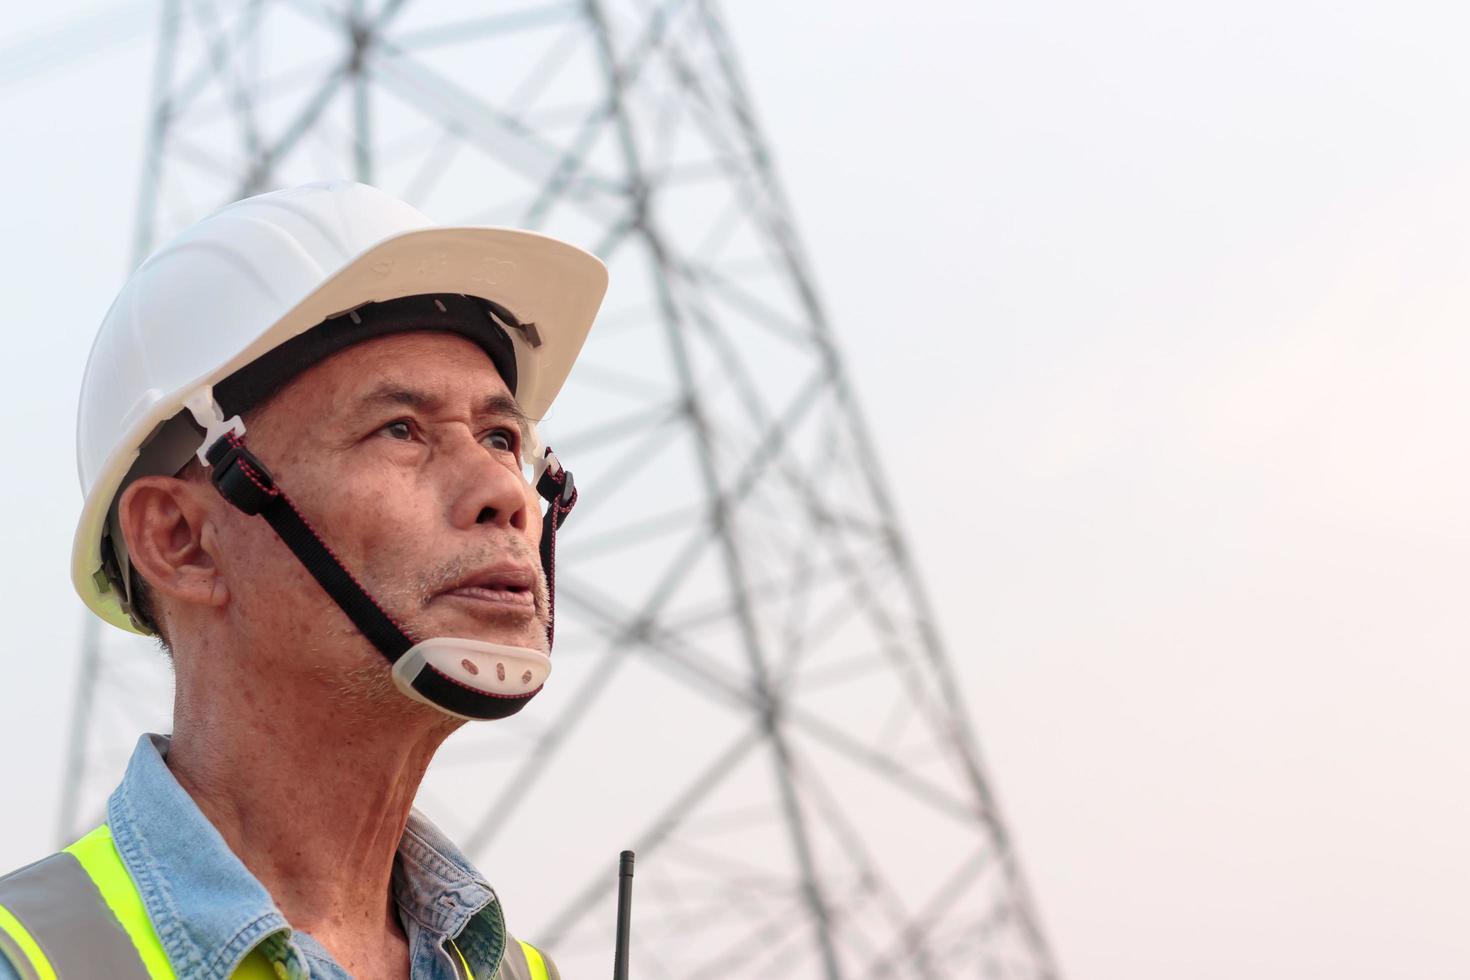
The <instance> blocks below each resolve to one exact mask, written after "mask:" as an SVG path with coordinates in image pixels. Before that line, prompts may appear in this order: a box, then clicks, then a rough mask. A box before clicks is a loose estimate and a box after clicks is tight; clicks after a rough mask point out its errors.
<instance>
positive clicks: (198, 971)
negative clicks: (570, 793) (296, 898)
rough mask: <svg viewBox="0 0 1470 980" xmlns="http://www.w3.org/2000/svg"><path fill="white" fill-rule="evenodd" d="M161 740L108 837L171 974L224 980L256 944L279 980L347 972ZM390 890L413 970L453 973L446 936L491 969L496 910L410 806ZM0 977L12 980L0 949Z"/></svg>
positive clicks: (137, 774) (438, 975)
mask: <svg viewBox="0 0 1470 980" xmlns="http://www.w3.org/2000/svg"><path fill="white" fill-rule="evenodd" d="M167 752H168V739H167V738H166V737H164V736H161V735H144V736H143V737H142V738H140V739H139V740H138V745H137V748H135V749H134V751H133V757H132V759H131V760H130V761H129V762H128V769H127V774H126V775H124V776H123V780H122V782H121V783H120V784H119V785H118V787H117V789H115V790H114V791H113V793H112V796H111V797H110V798H109V799H108V801H107V822H108V825H109V826H110V827H111V828H112V839H113V843H114V844H115V845H116V846H117V851H118V854H119V855H120V856H121V857H122V860H123V863H124V864H125V865H126V866H127V869H128V872H129V873H130V874H131V875H132V878H133V881H134V883H135V884H136V885H137V886H138V891H139V893H140V894H141V895H142V897H143V904H144V906H145V907H146V908H147V910H148V917H149V919H151V920H152V922H153V928H154V930H155V931H156V932H157V933H158V938H159V940H160V941H161V942H162V943H163V948H164V951H165V952H166V953H167V954H168V960H169V963H170V965H171V966H172V967H173V970H174V973H175V975H176V976H178V977H180V978H181V980H182V978H187V980H226V978H227V977H229V975H230V974H231V973H232V972H233V971H234V969H235V968H236V967H237V966H239V964H240V962H241V961H242V960H243V959H244V958H245V956H246V954H248V953H249V952H250V951H251V950H253V949H255V948H256V947H259V948H260V950H261V952H262V953H264V954H265V956H266V958H267V959H269V960H270V961H271V963H272V965H273V966H274V967H275V972H276V975H277V976H279V977H281V978H282V980H307V978H311V980H347V978H349V977H350V976H351V974H349V973H348V972H347V971H346V970H345V969H343V967H342V966H341V965H340V964H339V963H337V961H336V960H334V959H333V958H332V955H331V954H330V953H328V952H327V950H326V949H325V948H324V947H323V946H322V945H321V944H320V943H318V942H317V941H316V940H315V939H313V938H312V937H311V936H310V935H308V934H307V933H304V932H299V931H294V930H292V928H291V926H290V924H289V923H287V922H286V919H285V917H283V916H282V915H281V912H280V910H279V909H277V908H276V905H275V902H274V901H272V900H271V896H270V893H269V892H267V891H266V890H265V888H264V886H262V885H261V883H260V882H259V881H256V880H255V877H254V876H253V875H252V874H251V873H250V872H249V871H248V870H246V868H245V865H244V864H242V863H241V862H240V859H239V858H237V857H236V856H235V855H234V853H233V852H232V851H231V850H230V848H229V846H228V845H226V844H225V841H224V838H223V837H221V836H220V835H219V831H217V830H215V829H214V825H213V824H211V823H210V822H209V820H208V819H207V818H206V817H205V816H204V814H203V813H202V812H200V810H199V808H198V807H197V806H195V804H194V800H193V799H192V798H191V797H190V796H189V794H188V793H186V792H185V791H184V789H183V787H182V786H180V785H179V783H178V781H177V780H175V779H174V777H173V773H171V772H170V771H169V769H168V766H167V765H165V764H164V761H163V758H164V755H165V754H167ZM393 899H394V901H395V903H396V904H397V906H398V911H399V920H400V921H401V922H402V923H403V928H404V931H405V933H406V934H407V937H408V949H409V954H408V955H409V963H410V967H411V972H410V975H411V976H412V977H413V978H414V980H455V978H456V977H457V976H458V974H457V972H456V969H455V966H454V965H453V963H452V961H451V957H452V956H453V955H454V954H453V953H452V952H449V951H448V950H447V944H446V940H447V939H448V938H451V937H452V938H453V940H454V944H455V945H456V946H458V947H459V951H460V953H461V954H463V956H464V958H465V961H466V962H467V963H468V964H469V967H470V970H471V971H472V972H473V973H474V975H475V976H476V977H477V978H480V980H491V978H494V977H495V976H496V974H497V970H498V969H499V966H500V959H501V955H502V954H503V953H504V950H505V944H506V931H505V920H504V918H503V917H502V915H501V910H500V902H499V900H498V899H496V897H495V892H494V891H493V890H492V889H491V887H490V885H489V884H488V883H487V882H486V881H485V879H484V878H483V877H481V875H480V873H479V872H478V871H476V870H475V869H474V867H473V866H472V865H471V864H470V862H469V861H468V859H466V858H465V856H464V855H463V854H461V853H460V851H459V850H458V848H456V847H455V846H454V845H453V844H451V843H450V842H449V840H448V839H447V838H445V836H444V835H443V834H441V833H440V832H439V830H438V829H437V828H435V827H434V826H433V824H431V823H429V821H428V820H425V819H424V818H423V817H422V816H420V815H419V814H418V813H416V812H415V813H411V814H410V815H409V818H408V827H407V829H406V830H404V832H403V837H402V839H401V840H399V842H398V855H397V857H396V859H395V860H394V862H393ZM0 980H19V978H18V977H16V975H15V972H14V970H13V969H12V968H11V967H10V965H9V963H8V962H7V961H6V959H5V957H4V956H0Z"/></svg>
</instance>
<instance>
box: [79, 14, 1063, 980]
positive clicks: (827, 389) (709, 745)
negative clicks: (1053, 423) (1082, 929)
mask: <svg viewBox="0 0 1470 980" xmlns="http://www.w3.org/2000/svg"><path fill="white" fill-rule="evenodd" d="M476 7H477V5H473V4H465V5H464V9H463V10H460V11H459V15H456V14H455V13H454V12H453V11H452V10H451V9H450V8H451V5H449V4H446V3H442V2H441V3H424V2H419V3H413V2H401V0H381V2H378V3H371V4H370V3H368V2H367V0H338V2H310V0H252V2H245V3H239V4H225V5H219V4H215V3H213V2H209V0H164V3H163V6H162V24H161V28H160V41H159V48H158V56H157V67H156V74H155V79H154V94H153V103H152V112H151V114H150V126H149V131H148V141H147V150H146V162H145V166H144V170H143V180H142V188H141V193H140V207H139V212H138V224H137V242H136V245H137V256H138V257H139V258H141V257H142V256H143V255H144V254H145V253H146V252H147V251H148V249H149V248H150V247H152V246H153V245H154V244H156V243H157V242H158V241H160V240H161V239H162V238H163V237H165V236H167V235H168V234H171V233H172V232H173V231H175V230H177V229H178V228H180V227H182V226H183V225H185V224H187V223H189V222H191V221H193V220H194V219H196V218H198V217H199V216H201V215H202V214H203V213H204V212H205V211H207V210H208V209H211V208H213V207H214V206H217V205H219V204H221V203H223V202H225V201H228V200H233V199H235V198H237V197H240V196H243V195H247V194H250V193H254V192H258V191H263V190H268V189H270V188H273V187H277V186H283V185H288V184H294V183H298V182H301V181H304V180H311V179H318V178H321V177H324V176H349V177H355V178H357V179H360V180H363V181H367V182H371V183H374V184H377V185H379V186H381V187H384V188H385V189H387V190H389V191H390V192H392V193H395V194H397V195H399V196H401V197H404V198H406V199H408V200H410V201H412V202H414V203H415V204H417V205H418V206H420V207H421V208H423V209H424V210H426V211H427V212H428V213H430V214H431V215H433V216H434V217H435V218H436V219H438V220H446V221H447V220H457V221H464V222H471V223H485V224H506V225H514V226H518V227H529V228H537V229H541V230H544V231H546V232H548V233H550V234H555V235H557V236H559V237H563V238H566V239H569V240H571V241H574V242H578V243H580V244H583V245H585V246H587V247H589V248H591V249H592V250H593V251H595V252H596V253H597V254H599V255H600V256H602V257H603V258H604V259H605V260H607V261H608V263H609V265H610V266H611V268H612V289H611V292H610V293H609V297H608V301H607V304H606V306H605V307H604V310H605V312H604V313H603V315H602V317H601V318H600V320H599V322H598V325H597V327H596V328H595V329H594V330H593V333H592V336H591V339H590V340H589V342H588V346H587V348H586V350H585V352H584V354H583V356H582V358H581V360H580V361H579V363H578V366H577V369H576V371H575V372H574V373H573V376H572V379H571V382H570V383H569V385H568V387H567V389H566V390H565V392H564V393H563V394H562V396H561V398H560V399H559V400H558V403H557V406H556V409H555V411H554V414H553V415H552V416H551V417H550V418H548V419H547V420H545V423H544V424H543V426H542V432H543V434H544V435H545V436H546V437H547V439H548V441H549V442H550V444H551V445H553V446H555V447H556V449H557V452H558V455H559V456H560V457H561V458H562V459H563V460H565V461H566V462H567V463H568V465H569V466H570V467H571V468H572V469H574V470H575V472H576V474H577V478H578V485H579V486H580V487H581V488H582V492H583V502H582V503H581V505H580V506H579V508H578V509H577V512H576V513H575V514H574V515H573V516H572V518H571V521H570V522H569V525H568V531H567V533H566V534H565V535H564V537H563V538H562V540H561V541H560V542H559V550H560V552H561V553H560V554H559V556H558V559H559V561H558V564H559V569H558V573H559V574H558V587H559V589H558V591H559V593H560V596H559V600H560V601H559V602H558V612H559V614H560V615H559V619H558V624H557V626H558V635H557V639H558V643H557V654H556V659H557V669H556V674H555V676H554V677H553V679H552V682H551V683H550V685H549V686H548V688H547V690H546V692H544V693H543V694H542V695H541V697H540V698H539V699H538V700H537V702H536V703H535V704H534V705H533V706H532V707H531V708H530V709H529V710H527V711H526V712H524V713H523V714H521V715H518V716H517V717H516V718H514V719H510V720H508V721H505V722H500V723H496V724H493V725H486V726H477V727H470V728H467V729H465V730H464V731H463V732H461V733H460V734H458V735H456V736H455V737H454V738H453V739H452V740H451V741H450V742H449V743H448V744H447V745H446V747H445V749H444V750H443V752H442V753H441V755H440V757H439V759H438V760H437V761H436V763H435V767H434V770H433V771H432V772H431V774H430V777H429V779H428V781H427V782H426V784H425V788H424V791H423V793H422V794H421V797H420V800H419V804H420V806H421V807H422V808H423V809H425V810H426V811H427V812H428V813H429V815H430V816H431V817H433V818H434V819H436V820H437V821H438V822H439V823H440V824H441V825H443V826H444V827H445V828H446V830H448V831H449V832H450V833H451V835H452V836H454V837H455V839H456V840H458V841H459V842H461V844H462V845H463V846H464V847H465V848H466V850H467V851H468V852H469V853H471V855H472V856H474V857H475V859H476V860H477V861H478V862H479V864H480V866H481V867H482V868H483V869H484V870H485V871H486V873H487V874H488V875H489V876H490V877H491V879H492V880H493V881H494V882H496V884H497V888H498V889H500V895H501V897H502V900H504V901H505V902H506V905H507V910H508V915H509V916H510V920H511V923H512V927H513V928H514V929H516V931H517V932H518V933H520V934H522V935H525V936H527V937H529V938H531V939H533V940H535V941H537V942H539V943H541V944H543V945H546V946H548V947H550V948H551V949H552V950H553V952H554V953H555V954H556V955H557V957H558V959H559V961H560V962H561V963H562V966H563V970H564V972H565V973H566V974H567V975H569V976H577V975H583V974H585V973H587V972H588V971H593V970H598V969H603V968H604V967H605V965H606V962H605V960H606V955H607V952H608V948H609V945H610V942H609V940H610V935H611V929H612V918H611V909H610V906H609V903H610V901H611V895H612V892H613V889H614V886H615V876H614V870H615V863H614V858H615V855H616V853H617V850H618V849H619V848H620V847H623V846H631V847H633V848H635V849H636V850H637V851H638V856H639V863H638V867H639V889H638V892H639V894H638V900H637V908H636V913H637V914H636V921H637V926H636V928H635V930H634V947H633V952H634V957H635V962H636V964H637V969H638V971H639V972H642V973H644V974H645V975H647V976H651V977H680V978H685V977H688V978H694V977H720V978H723V977H735V976H753V977H755V976H761V977H765V976H775V975H779V976H782V977H806V976H813V977H827V978H837V977H854V978H857V977H880V976H881V977H891V976H915V977H926V978H934V977H949V976H961V975H973V974H975V973H980V974H982V975H984V976H991V977H1019V978H1049V977H1054V976H1056V968H1055V965H1054V963H1053V960H1052V957H1051V954H1050V952H1049V951H1048V948H1047V946H1046V943H1045V941H1044V940H1043V938H1042V935H1041V932H1040V929H1039V927H1038V924H1037V920H1036V914H1035V910H1034V908H1033V905H1032V902H1031V900H1030V898H1029V897H1028V894H1027V890H1026V886H1025V883H1024V881H1023V878H1022V874H1021V871H1020V869H1019V866H1018V862H1017V857H1016V853H1015V850H1014V848H1013V846H1012V843H1011V840H1010V838H1009V836H1008V835H1007V832H1006V829H1005V826H1004V824H1003V822H1002V820H1001V816H1000V814H999V813H998V811H997V809H996V806H995V804H994V801H993V798H992V795H991V792H990V790H989V788H988V786H987V782H986V779H985V776H984V775H983V772H982V769H981V764H980V761H979V757H978V753H977V749H976V742H975V738H974V736H973V734H972V732H971V728H970V724H969V722H968V720H967V717H966V712H965V707H964V703H963V698H962V697H961V694H960V689H959V687H958V683H957V681H956V678H955V676H954V673H953V671H952V669H951V666H950V664H949V661H948V658H947V656H946V653H945V650H944V646H943V643H942V642H941V640H940V638H939V636H938V635H937V633H936V631H935V627H934V622H933V617H932V615H931V613H930V610H929V608H928V605H927V600H926V598H925V595H924V592H923V589H922V586H921V583H920V579H919V574H918V571H917V569H916V568H915V566H914V563H913V560H912V558H911V556H910V554H909V551H908V550H907V548H906V546H905V543H904V538H903V535H902V533H901V531H900V529H899V527H898V524H897V522H896V520H895V515H894V508H893V504H892V502H891V499H890V497H889V495H888V493H887V491H886V490H885V485H884V480H883V477H882V474H881V473H880V467H879V457H880V455H887V454H881V452H880V450H881V447H879V446H878V445H877V444H876V443H875V442H874V441H873V439H872V438H870V436H869V434H868V430H867V427H866V425H865V423H864V421H863V418H862V416H861V414H860V412H859V409H858V404H857V401H856V399H855V397H854V393H853V391H852V389H851V386H850V383H849V381H848V378H847V376H846V374H845V373H844V370H843V365H842V360H841V358H840V356H839V352H838V349H837V346H836V343H835V338H834V334H833V331H832V329H831V328H830V326H829V324H828V321H827V318H826V315H825V313H824V311H823V308H822V305H821V303H820V301H819V299H818V296H817V292H816V289H815V288H814V285H813V283H812V279H811V274H810V271H809V266H808V264H807V261H806V259H805V257H804V256H803V253H802V249H801V246H800V243H799V242H798V240H797V238H796V235H795V234H794V232H793V228H792V223H791V217H790V208H789V207H788V205H787V202H786V200H785V198H784V196H783V193H782V190H781V187H780V184H779V182H778V181H777V178H776V175H775V173H774V171H773V167H772V160H771V154H770V151H769V148H768V146H767V145H766V142H765V140H764V137H763V135H762V133H761V130H760V128H759V126H758V125H757V122H756V119H755V115H754V112H753V110H752V107H751V102H750V98H749V96H748V94H747V92H746V89H745V86H744V84H743V82H742V79H741V76H740V73H739V70H738V67H737V65H736V62H735V58H734V54H733V52H732V49H731V44H730V40H729V35H728V34H727V32H726V30H725V27H724V26H723V24H722V20H721V17H720V15H719V13H718V11H717V10H716V9H715V7H714V5H713V4H711V3H707V2H699V0H580V2H574V3H542V4H537V5H533V6H525V7H520V8H516V9H503V10H496V11H495V12H493V13H489V14H486V13H484V12H483V11H482V10H478V9H476ZM515 312H518V313H522V314H523V315H524V311H515ZM885 315H886V314H885ZM894 320H895V322H894V334H895V339H894V343H901V342H902V339H901V333H902V325H901V323H900V322H898V319H897V318H896V317H895V318H894ZM913 477H914V478H915V479H917V480H918V481H920V482H921V483H922V484H923V486H924V487H926V488H929V487H933V486H935V485H936V484H938V483H940V482H942V479H943V474H942V473H939V472H935V471H933V470H926V471H923V472H919V473H915V474H913ZM89 637H90V638H89V641H88V647H87V650H86V652H85V653H86V656H85V663H84V668H83V674H82V680H81V683H80V686H79V688H78V694H77V697H78V707H77V714H76V718H77V721H76V724H75V725H74V736H73V751H72V760H73V762H72V767H71V772H70V774H69V778H68V790H67V793H66V794H65V799H66V803H65V804H64V808H65V810H66V812H65V813H64V814H63V818H62V822H63V830H64V832H70V831H72V830H74V829H76V828H77V827H79V826H82V825H84V824H85V822H86V820H87V818H89V817H91V816H92V815H93V814H94V813H95V812H96V810H97V808H98V807H99V806H100V799H101V794H102V793H103V792H105V787H106V786H108V785H110V783H111V780H112V779H114V778H115V776H116V772H115V765H114V763H112V762H107V761H102V762H99V759H102V760H108V759H111V760H115V759H116V758H118V756H119V754H120V753H123V752H125V751H126V749H127V747H128V745H129V744H130V742H131V737H130V736H131V735H132V734H133V733H135V732H136V730H137V727H136V724H137V722H136V721H135V718H134V717H132V716H130V717H127V718H125V719H123V720H122V723H123V724H125V725H127V726H128V727H129V728H130V729H131V731H129V732H128V733H127V736H128V737H123V738H118V737H117V733H116V732H115V731H114V730H113V729H115V728H116V727H117V726H118V724H119V721H118V720H117V719H114V720H112V721H106V720H105V715H104V712H103V711H102V708H103V707H108V706H111V707H114V708H115V707H116V706H119V705H124V706H127V707H128V708H129V710H131V711H133V715H134V716H138V715H141V716H146V717H148V718H151V719H153V724H154V725H155V726H156V725H158V724H160V723H161V722H160V721H159V719H163V718H165V717H166V706H167V693H166V682H165V680H164V678H163V676H162V670H161V669H160V668H159V667H158V666H157V664H158V662H159V661H160V660H161V659H162V658H159V657H152V658H151V660H150V659H149V658H148V657H146V656H144V657H140V656H138V655H137V653H136V651H134V653H133V654H131V655H123V654H121V653H118V652H116V651H112V650H107V651H101V650H100V646H101V645H102V642H103V641H102V640H101V638H100V636H99V634H97V633H96V632H95V631H94V632H93V633H91V634H89ZM106 642H107V645H109V646H114V645H116V646H119V647H121V646H124V645H126V644H124V643H123V642H122V641H120V640H116V639H109V640H107V641H106ZM134 645H135V646H136V644H134ZM139 663H151V664H153V665H154V666H152V667H139V666H138V664H139ZM147 669H152V670H154V671H155V673H157V674H158V676H157V677H155V678H153V679H151V680H147V681H139V680H137V672H138V671H139V670H147ZM124 684H132V685H133V686H132V688H130V689H127V690H131V691H132V693H131V694H127V693H124V691H125V688H124V687H123V685H124ZM139 685H144V686H150V690H152V691H154V693H153V694H152V695H149V696H147V697H144V696H142V695H141V694H140V693H138V691H139ZM109 726H110V727H109ZM106 753H112V755H107V754H106ZM109 767H113V771H107V772H106V773H105V776H106V781H105V782H101V781H99V780H100V779H101V775H100V774H99V771H100V770H106V769H109Z"/></svg>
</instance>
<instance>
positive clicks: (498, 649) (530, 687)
mask: <svg viewBox="0 0 1470 980" xmlns="http://www.w3.org/2000/svg"><path fill="white" fill-rule="evenodd" d="M430 668H432V669H433V670H435V671H437V672H438V673H440V674H443V675H444V676H445V677H447V678H449V679H450V680H452V681H454V682H455V683H456V684H458V685H460V686H462V687H467V688H469V689H470V690H471V691H472V692H475V693H478V694H483V695H486V696H488V697H502V698H503V697H511V698H520V697H525V696H526V695H529V694H531V693H533V692H534V691H536V690H537V689H538V688H540V687H541V685H542V684H545V683H546V678H547V677H549V676H551V658H550V657H548V656H547V655H546V654H544V653H542V652H541V651H540V650H532V649H531V648H530V647H513V646H509V645H507V644H504V643H485V642H482V641H480V640H465V639H460V638H458V637H452V636H436V637H433V638H431V639H428V640H424V641H423V642H422V643H416V644H414V645H413V646H412V647H409V649H408V652H406V653H405V654H404V655H403V656H401V657H399V658H398V660H397V662H396V663H394V664H393V684H394V686H396V687H397V688H398V690H400V691H402V692H403V693H404V694H406V695H407V696H408V697H410V698H413V699H414V700H415V701H421V702H423V703H424V704H428V705H433V706H434V707H436V708H438V709H439V710H440V711H447V712H448V713H449V714H452V715H457V716H459V717H469V716H467V715H460V713H459V712H457V711H452V710H450V709H449V708H446V707H445V706H444V705H442V704H438V703H436V702H434V701H431V700H429V699H428V698H426V697H425V696H424V695H423V694H421V693H419V691H418V690H416V689H415V688H414V681H415V680H416V679H418V677H419V676H420V675H421V674H422V673H423V672H424V671H425V670H428V669H430Z"/></svg>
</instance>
